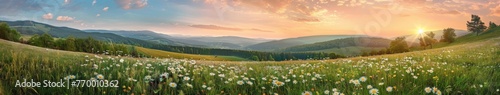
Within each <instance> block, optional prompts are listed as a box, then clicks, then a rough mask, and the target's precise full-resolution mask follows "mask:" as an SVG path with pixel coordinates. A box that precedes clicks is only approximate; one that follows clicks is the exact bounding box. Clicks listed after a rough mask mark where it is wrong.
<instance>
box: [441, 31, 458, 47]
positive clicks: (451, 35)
mask: <svg viewBox="0 0 500 95" xmlns="http://www.w3.org/2000/svg"><path fill="white" fill-rule="evenodd" d="M456 36H457V35H456V34H455V29H453V28H446V29H443V36H441V40H439V41H440V42H448V43H452V42H454V41H455V37H456Z"/></svg>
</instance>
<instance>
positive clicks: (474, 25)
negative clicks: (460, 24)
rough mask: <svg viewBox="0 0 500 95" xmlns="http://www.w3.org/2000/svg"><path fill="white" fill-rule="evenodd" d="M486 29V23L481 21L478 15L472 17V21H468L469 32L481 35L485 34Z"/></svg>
mask: <svg viewBox="0 0 500 95" xmlns="http://www.w3.org/2000/svg"><path fill="white" fill-rule="evenodd" d="M485 29H486V26H485V25H484V22H483V21H481V17H479V16H477V15H472V19H471V21H467V30H468V31H470V32H472V33H476V35H479V33H480V32H483V31H484V30H485Z"/></svg>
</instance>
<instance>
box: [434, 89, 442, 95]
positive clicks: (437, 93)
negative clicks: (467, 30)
mask: <svg viewBox="0 0 500 95" xmlns="http://www.w3.org/2000/svg"><path fill="white" fill-rule="evenodd" d="M435 92H436V95H441V94H443V93H441V90H437V91H435Z"/></svg>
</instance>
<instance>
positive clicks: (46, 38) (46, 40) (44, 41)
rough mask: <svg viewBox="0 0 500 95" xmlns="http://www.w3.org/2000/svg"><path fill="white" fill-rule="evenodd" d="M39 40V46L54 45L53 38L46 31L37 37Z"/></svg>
mask: <svg viewBox="0 0 500 95" xmlns="http://www.w3.org/2000/svg"><path fill="white" fill-rule="evenodd" d="M39 41H40V42H41V44H40V45H41V47H54V38H52V36H51V35H49V34H48V33H47V32H46V33H44V34H43V35H42V36H40V37H39Z"/></svg>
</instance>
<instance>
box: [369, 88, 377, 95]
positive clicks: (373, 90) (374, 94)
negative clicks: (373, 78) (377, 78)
mask: <svg viewBox="0 0 500 95" xmlns="http://www.w3.org/2000/svg"><path fill="white" fill-rule="evenodd" d="M369 93H370V94H371V95H377V94H378V89H376V88H373V89H370V92H369Z"/></svg>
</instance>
